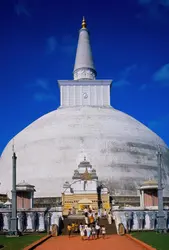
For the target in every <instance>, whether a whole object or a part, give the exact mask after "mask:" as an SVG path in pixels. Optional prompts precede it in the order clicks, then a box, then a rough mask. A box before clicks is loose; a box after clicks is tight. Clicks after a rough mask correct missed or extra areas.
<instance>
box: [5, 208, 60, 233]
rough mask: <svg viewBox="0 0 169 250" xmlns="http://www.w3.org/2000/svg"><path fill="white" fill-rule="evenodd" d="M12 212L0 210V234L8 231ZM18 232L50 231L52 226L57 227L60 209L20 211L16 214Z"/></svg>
mask: <svg viewBox="0 0 169 250" xmlns="http://www.w3.org/2000/svg"><path fill="white" fill-rule="evenodd" d="M11 216H12V212H11V210H10V209H6V208H1V209H0V232H8V231H9V230H10V220H11ZM17 217H18V230H19V231H20V232H45V231H47V230H49V226H50V230H51V227H52V225H53V224H55V225H57V226H58V227H59V223H60V219H61V217H62V208H61V207H57V208H51V209H50V210H48V209H47V208H38V209H36V208H34V209H29V210H24V209H20V210H18V212H17Z"/></svg>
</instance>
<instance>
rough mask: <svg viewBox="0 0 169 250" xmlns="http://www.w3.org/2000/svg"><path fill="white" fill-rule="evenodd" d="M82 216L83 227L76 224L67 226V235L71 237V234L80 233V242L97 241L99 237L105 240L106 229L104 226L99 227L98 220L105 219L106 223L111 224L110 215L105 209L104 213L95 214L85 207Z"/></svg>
mask: <svg viewBox="0 0 169 250" xmlns="http://www.w3.org/2000/svg"><path fill="white" fill-rule="evenodd" d="M83 214H84V216H85V225H83V224H82V223H80V225H79V226H78V224H77V223H76V222H73V223H72V224H69V225H68V226H67V230H68V235H69V237H70V236H71V234H72V233H80V236H81V238H82V240H84V239H88V240H89V239H90V238H91V239H98V238H99V237H100V235H101V236H102V238H103V239H104V238H105V235H106V228H105V226H104V225H100V223H99V222H100V218H101V217H104V218H107V220H108V223H109V224H111V223H112V213H111V211H108V212H107V210H106V209H105V210H104V211H102V212H101V211H100V210H99V211H98V212H97V213H96V212H95V211H94V210H93V209H92V208H90V207H85V208H84V210H83Z"/></svg>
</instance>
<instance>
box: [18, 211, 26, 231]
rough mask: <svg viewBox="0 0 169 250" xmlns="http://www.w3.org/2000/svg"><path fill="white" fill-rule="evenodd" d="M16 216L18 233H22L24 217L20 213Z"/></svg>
mask: <svg viewBox="0 0 169 250" xmlns="http://www.w3.org/2000/svg"><path fill="white" fill-rule="evenodd" d="M17 216H18V230H19V231H20V232H23V231H24V215H23V213H22V212H20V213H18V214H17Z"/></svg>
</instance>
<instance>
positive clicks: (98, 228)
mask: <svg viewBox="0 0 169 250" xmlns="http://www.w3.org/2000/svg"><path fill="white" fill-rule="evenodd" d="M95 229H96V235H97V239H99V235H100V226H99V224H96V226H95Z"/></svg>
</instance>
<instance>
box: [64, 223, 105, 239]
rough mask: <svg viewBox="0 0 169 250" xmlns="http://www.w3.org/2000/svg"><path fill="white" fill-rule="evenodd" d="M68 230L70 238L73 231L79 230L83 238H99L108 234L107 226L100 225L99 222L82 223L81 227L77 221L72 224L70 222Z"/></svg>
mask: <svg viewBox="0 0 169 250" xmlns="http://www.w3.org/2000/svg"><path fill="white" fill-rule="evenodd" d="M67 230H68V235H69V238H70V237H71V234H72V233H76V232H79V233H80V236H81V239H82V240H84V239H88V240H89V239H93V240H94V239H99V237H100V235H102V238H103V239H104V238H105V235H106V228H105V226H104V225H101V226H100V225H99V223H98V222H96V223H91V224H85V225H83V224H82V223H80V225H79V228H78V227H77V223H74V222H73V223H72V224H68V226H67Z"/></svg>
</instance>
